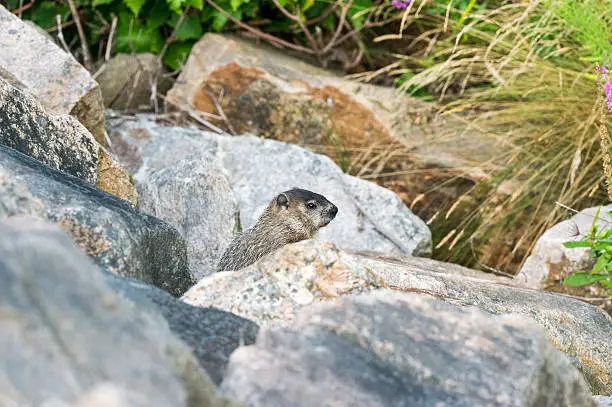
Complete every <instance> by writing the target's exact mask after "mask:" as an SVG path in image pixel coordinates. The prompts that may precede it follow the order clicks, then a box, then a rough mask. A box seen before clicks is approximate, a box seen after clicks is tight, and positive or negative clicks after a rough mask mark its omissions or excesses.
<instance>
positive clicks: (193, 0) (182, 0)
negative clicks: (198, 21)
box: [166, 0, 204, 14]
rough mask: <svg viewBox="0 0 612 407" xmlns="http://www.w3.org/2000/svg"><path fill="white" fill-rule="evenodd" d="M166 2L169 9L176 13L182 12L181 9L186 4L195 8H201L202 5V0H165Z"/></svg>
mask: <svg viewBox="0 0 612 407" xmlns="http://www.w3.org/2000/svg"><path fill="white" fill-rule="evenodd" d="M166 1H167V2H168V6H169V7H170V10H172V11H174V12H175V13H177V14H183V10H184V9H185V7H187V6H191V7H194V8H197V9H198V10H200V11H201V10H202V8H203V7H204V0H166Z"/></svg>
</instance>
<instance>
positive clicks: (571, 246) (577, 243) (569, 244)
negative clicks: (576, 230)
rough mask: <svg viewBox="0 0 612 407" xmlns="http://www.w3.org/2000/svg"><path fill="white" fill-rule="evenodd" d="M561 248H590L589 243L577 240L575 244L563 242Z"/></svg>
mask: <svg viewBox="0 0 612 407" xmlns="http://www.w3.org/2000/svg"><path fill="white" fill-rule="evenodd" d="M563 246H564V247H567V248H568V249H575V248H577V247H591V243H590V242H586V241H584V240H579V241H575V242H563Z"/></svg>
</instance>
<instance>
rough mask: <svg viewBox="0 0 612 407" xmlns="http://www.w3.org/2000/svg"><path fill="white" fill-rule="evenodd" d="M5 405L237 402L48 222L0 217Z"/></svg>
mask: <svg viewBox="0 0 612 407" xmlns="http://www.w3.org/2000/svg"><path fill="white" fill-rule="evenodd" d="M0 279H1V280H2V284H0V298H1V300H0V331H2V335H0V371H2V375H1V377H0V394H2V401H1V402H0V404H2V405H5V406H26V405H28V406H30V405H36V406H42V405H54V406H60V405H62V406H67V405H71V406H82V407H85V406H93V405H100V406H102V405H103V406H111V407H119V406H126V407H127V406H132V407H137V406H142V407H144V406H147V407H152V406H159V407H162V406H163V407H170V406H177V407H178V406H184V407H199V406H211V407H212V406H216V407H222V406H225V407H229V406H238V404H235V403H233V402H231V401H229V400H228V399H225V398H223V397H221V396H219V395H218V394H217V392H216V389H215V386H214V384H213V383H212V381H211V380H210V378H209V377H208V376H207V375H206V373H205V372H204V371H203V370H201V369H200V368H199V367H198V365H197V362H196V360H195V358H194V356H193V354H192V353H191V352H190V350H189V349H188V348H187V347H186V346H185V345H184V344H183V343H182V342H181V341H180V340H179V339H178V338H176V337H175V336H174V335H173V334H172V333H171V332H170V330H169V329H168V327H167V325H166V323H165V321H164V319H163V318H162V317H161V316H159V315H158V314H156V313H155V312H152V311H150V310H148V309H142V308H140V307H137V306H135V305H134V304H133V303H132V302H131V301H129V300H126V299H124V298H121V297H120V296H118V295H116V294H115V293H114V292H113V291H111V290H110V289H109V288H108V287H107V286H106V284H105V283H104V280H103V278H102V275H101V273H100V272H99V270H97V269H96V267H95V266H94V264H93V263H92V262H91V260H90V259H88V258H87V257H86V256H85V255H84V254H83V253H80V252H79V251H78V250H77V249H76V248H75V247H74V245H73V244H72V242H71V240H70V238H69V236H67V235H66V234H65V233H64V232H62V231H61V230H60V229H59V228H58V227H57V226H53V225H49V224H48V223H47V222H44V221H40V220H34V221H33V220H25V219H23V218H20V217H13V218H11V219H9V220H7V221H5V222H4V223H1V224H0Z"/></svg>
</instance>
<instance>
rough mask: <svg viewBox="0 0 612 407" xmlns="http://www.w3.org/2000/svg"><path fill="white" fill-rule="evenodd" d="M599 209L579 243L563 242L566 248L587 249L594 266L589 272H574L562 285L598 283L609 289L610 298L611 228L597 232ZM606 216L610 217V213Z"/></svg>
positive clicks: (611, 265) (611, 270)
mask: <svg viewBox="0 0 612 407" xmlns="http://www.w3.org/2000/svg"><path fill="white" fill-rule="evenodd" d="M600 210H601V207H600V208H599V209H598V210H597V214H596V215H595V218H594V219H593V223H592V224H591V228H590V229H589V233H588V234H586V235H585V236H584V237H583V238H582V239H581V240H579V241H569V242H564V243H563V246H565V247H567V248H588V249H590V250H589V256H590V257H592V258H593V259H596V262H595V265H594V266H593V268H592V269H591V271H590V272H575V273H572V274H570V275H568V276H567V277H566V278H565V279H564V280H563V284H565V285H568V286H572V287H582V286H586V285H591V284H595V283H599V284H601V285H603V286H604V287H605V288H606V289H609V290H610V291H608V295H610V296H612V227H607V228H603V230H599V228H598V226H597V224H596V222H597V219H598V218H599V213H600ZM608 214H609V215H610V216H612V211H609V212H608Z"/></svg>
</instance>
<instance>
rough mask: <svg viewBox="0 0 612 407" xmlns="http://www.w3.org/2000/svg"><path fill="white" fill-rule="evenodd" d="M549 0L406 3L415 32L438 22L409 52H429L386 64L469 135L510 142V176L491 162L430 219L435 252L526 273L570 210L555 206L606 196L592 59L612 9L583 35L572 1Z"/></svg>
mask: <svg viewBox="0 0 612 407" xmlns="http://www.w3.org/2000/svg"><path fill="white" fill-rule="evenodd" d="M550 1H552V0H550ZM550 1H548V0H547V1H544V0H542V1H540V0H519V1H506V2H503V4H501V5H500V6H499V7H496V8H494V9H488V10H480V11H474V10H473V9H472V10H471V11H470V13H468V14H467V15H466V13H465V10H455V9H453V8H452V3H453V2H449V3H448V7H447V9H446V11H447V12H446V14H445V15H440V14H438V15H432V14H428V7H430V6H431V5H432V4H434V3H435V2H434V1H431V0H422V1H414V2H413V4H412V10H411V9H408V10H406V13H405V16H404V21H406V23H405V25H404V26H403V27H402V29H403V32H404V33H408V32H410V24H411V23H414V24H416V22H417V21H425V22H428V23H429V25H427V26H426V27H431V28H427V29H421V30H420V31H419V33H418V34H417V35H414V34H413V37H412V38H411V43H410V46H409V47H413V48H414V49H418V50H420V51H419V52H417V53H415V54H412V55H410V56H406V55H398V56H397V58H398V62H399V63H398V62H396V63H395V64H393V66H392V67H390V69H388V70H380V71H381V72H385V73H386V74H387V73H388V74H390V75H395V76H402V75H404V76H405V75H406V74H407V73H408V74H409V75H408V76H405V77H408V78H409V79H408V80H406V81H404V82H403V83H402V88H403V89H405V90H407V91H411V92H416V91H418V90H419V89H427V90H428V91H429V92H430V93H431V94H432V95H434V96H435V97H436V98H437V100H438V102H439V104H440V108H439V111H440V113H441V114H449V113H454V114H460V115H461V116H462V117H464V118H465V123H466V124H465V126H466V130H467V129H477V130H479V131H483V132H485V133H487V134H491V135H492V136H494V137H497V138H499V142H500V143H502V142H503V143H504V144H505V145H507V146H508V148H507V151H506V152H505V153H504V154H502V155H500V156H498V157H496V164H498V165H501V166H502V167H503V168H504V169H503V170H502V171H499V170H491V169H490V168H489V169H487V168H483V171H488V174H489V179H488V180H487V181H483V182H480V183H477V184H476V185H474V186H473V187H472V188H470V189H468V190H467V191H466V192H465V193H464V194H463V195H462V196H460V197H459V198H458V199H457V200H456V201H455V202H452V203H448V204H447V205H446V206H445V207H442V208H440V211H439V212H440V216H437V217H436V219H435V220H433V221H432V223H431V225H430V226H431V228H432V231H433V232H434V247H436V250H435V252H434V257H436V258H439V259H442V260H447V261H453V262H458V263H461V264H465V265H469V266H474V265H475V264H477V263H478V262H481V263H484V264H488V265H490V266H493V267H495V268H498V269H502V270H506V271H508V272H512V273H516V272H518V270H519V268H520V266H521V265H522V263H523V262H524V260H525V259H526V257H527V255H528V254H529V252H530V251H531V249H532V248H533V246H534V244H535V242H536V240H537V238H538V237H539V236H540V235H541V234H542V233H543V232H544V231H545V230H546V229H548V228H550V227H551V226H552V225H553V224H555V223H557V222H558V221H560V220H561V219H563V218H564V217H566V216H567V211H566V210H565V209H563V208H562V207H559V206H558V205H556V204H555V202H557V201H558V202H561V203H563V204H565V205H567V206H570V207H572V208H576V209H582V208H584V207H588V206H594V205H597V204H602V203H605V201H606V200H607V191H606V186H605V184H604V183H603V180H604V176H603V172H602V171H601V168H602V167H601V164H602V154H601V151H602V150H601V147H604V148H606V146H607V145H609V135H608V133H607V132H606V131H607V130H608V126H609V121H608V120H607V119H606V116H605V115H604V116H602V108H603V105H602V103H603V101H602V99H601V97H599V98H598V97H597V95H598V93H599V94H600V93H601V92H600V91H599V90H598V87H597V77H596V75H595V71H594V63H593V62H594V58H593V57H594V56H597V55H601V54H602V53H603V52H604V51H605V50H603V49H602V46H605V42H601V41H600V43H598V44H593V46H588V45H589V44H585V41H586V42H588V41H590V40H593V39H594V38H597V35H600V34H601V33H602V32H604V34H605V30H606V28H605V27H603V26H606V25H607V23H606V19H608V18H609V17H610V16H606V15H601V19H602V20H601V22H600V23H601V24H600V25H601V26H602V27H603V28H602V27H599V28H598V27H597V24H596V22H593V20H591V21H588V22H585V23H586V24H589V25H590V26H591V27H590V28H589V30H590V33H586V34H585V35H583V36H582V37H580V36H579V35H577V34H576V32H577V30H578V29H580V27H576V26H575V23H576V22H580V20H579V19H577V18H575V17H576V16H574V15H570V16H569V17H568V15H567V10H565V9H564V8H563V7H564V4H565V3H567V1H565V0H564V1H560V2H558V4H561V5H558V4H557V3H551V2H550ZM582 1H583V2H585V3H593V1H592V0H582ZM437 3H440V2H439V1H438V2H437ZM455 3H456V2H455ZM556 4H557V5H556ZM567 4H570V3H567ZM593 4H595V3H593ZM597 4H598V3H597ZM587 5H588V4H587ZM570 6H571V7H575V6H576V5H575V4H573V3H572V4H570ZM564 10H565V11H564ZM416 11H418V13H419V14H415V12H416ZM595 11H597V12H599V11H600V10H598V9H596V10H595ZM590 12H591V13H592V12H593V10H590ZM564 13H565V14H564ZM581 13H582V12H581ZM570 14H571V13H570ZM583 14H585V15H587V14H588V13H587V12H585V13H583ZM466 17H467V18H466ZM568 18H569V20H568ZM572 24H574V25H572ZM583 31H584V30H583ZM403 35H405V36H408V34H403ZM388 38H390V36H386V37H385V38H382V40H383V41H384V40H387V39H388ZM579 41H582V42H579ZM593 42H596V41H593ZM419 44H420V46H419ZM602 44H603V45H602ZM375 76H376V73H369V74H367V75H366V74H362V75H358V76H355V77H358V78H360V79H363V80H371V79H373V78H374V77H375ZM602 140H603V142H602ZM606 143H607V144H606ZM504 183H505V185H512V187H511V188H510V191H509V193H499V191H498V189H499V187H500V186H502V184H504ZM434 189H435V188H432V190H434ZM425 195H427V194H425ZM425 199H427V197H425ZM472 250H474V251H475V252H476V253H477V256H473V255H472ZM474 257H476V258H474Z"/></svg>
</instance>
